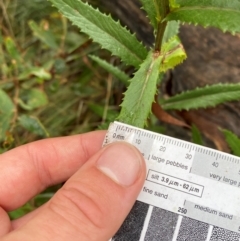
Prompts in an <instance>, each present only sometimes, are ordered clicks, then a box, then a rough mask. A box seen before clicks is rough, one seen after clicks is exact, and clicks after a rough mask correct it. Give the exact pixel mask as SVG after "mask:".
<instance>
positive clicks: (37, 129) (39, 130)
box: [18, 115, 49, 137]
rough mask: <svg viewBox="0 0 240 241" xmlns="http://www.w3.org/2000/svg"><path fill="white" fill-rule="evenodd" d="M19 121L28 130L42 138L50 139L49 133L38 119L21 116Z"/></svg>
mask: <svg viewBox="0 0 240 241" xmlns="http://www.w3.org/2000/svg"><path fill="white" fill-rule="evenodd" d="M18 121H19V124H20V125H21V126H22V127H24V128H25V129H26V130H28V131H30V132H32V133H34V134H36V135H38V136H41V137H49V133H48V132H47V130H46V129H45V127H44V126H43V124H42V123H41V122H40V120H39V119H38V118H37V117H35V116H28V115H21V116H20V117H18Z"/></svg>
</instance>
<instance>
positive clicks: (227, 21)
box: [166, 0, 240, 34]
mask: <svg viewBox="0 0 240 241" xmlns="http://www.w3.org/2000/svg"><path fill="white" fill-rule="evenodd" d="M175 2H176V4H177V5H180V7H179V8H176V9H173V11H172V12H170V14H169V15H168V16H167V18H166V20H167V21H169V20H179V21H181V22H186V23H190V24H194V25H196V24H200V25H202V26H204V27H208V26H212V27H216V28H219V29H221V30H222V31H223V32H226V31H229V32H231V33H232V34H234V33H236V32H240V24H239V23H240V1H239V0H231V1H227V0H217V1H212V0H176V1H175Z"/></svg>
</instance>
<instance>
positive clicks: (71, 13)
mask: <svg viewBox="0 0 240 241" xmlns="http://www.w3.org/2000/svg"><path fill="white" fill-rule="evenodd" d="M50 1H51V2H52V3H53V5H54V6H56V7H57V8H58V9H59V11H60V12H61V13H62V14H63V15H64V16H66V17H67V18H68V19H70V21H71V22H72V23H73V24H74V25H77V26H78V27H79V28H80V29H81V31H82V32H84V33H86V34H87V35H88V36H89V37H90V38H91V39H93V41H94V42H97V43H99V44H100V45H101V47H102V48H104V49H107V50H109V51H110V52H111V53H112V54H113V55H116V56H118V57H119V58H120V59H121V60H122V61H123V63H125V64H126V65H127V66H133V67H134V68H135V70H136V72H135V74H134V77H133V78H132V79H130V78H129V79H130V80H129V81H127V76H126V74H125V73H123V72H121V71H120V70H119V69H117V67H114V66H111V64H109V63H107V62H105V61H104V60H101V59H99V58H97V57H96V56H91V58H92V59H93V60H94V61H96V62H97V63H98V64H99V65H100V66H102V67H103V68H105V69H106V70H107V71H109V72H110V73H112V74H113V75H115V76H116V77H117V78H119V80H121V81H122V82H123V83H124V84H125V85H126V87H127V91H126V92H125V94H124V99H123V102H122V103H121V111H120V114H119V116H118V117H117V119H118V120H119V121H122V122H124V123H127V124H131V125H134V126H137V127H141V128H142V127H144V126H145V125H146V123H147V119H148V117H149V113H150V112H151V108H152V103H153V102H154V101H157V102H159V103H160V105H161V107H162V108H163V109H165V110H171V109H172V110H173V109H174V110H190V109H197V108H206V107H210V106H211V107H214V106H216V105H218V104H220V103H224V102H226V101H233V100H239V99H240V84H221V83H219V84H216V85H211V86H205V87H203V88H197V89H194V90H191V91H187V92H183V93H181V94H179V95H176V96H173V97H170V98H168V99H163V98H162V97H161V96H162V95H161V93H159V92H157V86H159V85H161V80H162V77H163V75H164V73H165V72H166V71H168V70H169V69H172V68H174V67H175V66H176V65H178V64H180V63H182V62H183V61H184V60H185V59H186V57H187V56H186V53H185V51H184V48H183V46H182V44H181V40H180V39H179V38H178V36H177V35H178V29H179V25H180V24H181V23H189V24H194V25H196V24H199V25H202V26H203V27H208V26H213V27H216V28H219V29H220V30H222V31H223V32H226V31H229V32H231V33H232V34H235V33H237V32H240V25H239V24H238V23H239V21H240V1H239V0H232V1H226V0H218V1H210V0H204V1H203V0H141V2H142V5H143V9H144V10H145V11H146V13H147V15H148V18H149V21H150V23H151V25H152V26H153V29H154V35H155V43H154V46H153V48H152V49H150V50H147V48H146V47H145V46H143V44H142V43H141V42H139V41H138V40H137V39H136V37H135V35H132V34H131V33H130V32H129V31H128V30H127V29H126V28H125V27H122V26H121V25H120V24H119V22H116V21H114V20H113V19H112V18H111V16H107V15H105V14H103V13H101V12H99V10H97V9H94V8H93V7H91V6H90V5H89V4H88V3H84V2H82V1H81V0H74V1H73V0H50ZM157 93H158V96H159V98H156V97H155V96H156V94H157Z"/></svg>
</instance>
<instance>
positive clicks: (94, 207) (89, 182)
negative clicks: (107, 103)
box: [0, 131, 146, 241]
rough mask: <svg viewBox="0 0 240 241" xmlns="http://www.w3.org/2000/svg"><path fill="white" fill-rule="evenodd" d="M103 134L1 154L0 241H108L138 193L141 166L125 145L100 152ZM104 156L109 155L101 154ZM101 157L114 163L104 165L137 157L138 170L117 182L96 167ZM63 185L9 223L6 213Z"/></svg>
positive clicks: (132, 149)
mask: <svg viewBox="0 0 240 241" xmlns="http://www.w3.org/2000/svg"><path fill="white" fill-rule="evenodd" d="M105 134H106V132H105V131H97V132H90V133H87V134H82V135H76V136H70V137H60V138H52V139H46V140H41V141H37V142H33V143H30V144H27V145H24V146H21V147H18V148H15V149H13V150H11V151H9V152H6V153H4V154H2V155H0V172H1V174H0V193H1V195H0V197H1V198H0V223H1V225H0V241H23V240H24V241H28V240H29V241H30V240H33V237H34V240H36V241H42V240H44V241H48V240H49V241H50V240H51V241H55V240H56V241H66V240H71V241H75V240H76V241H77V240H81V241H85V240H86V241H87V240H88V241H95V240H96V241H107V240H109V239H110V238H111V237H112V236H113V235H114V234H115V233H116V231H117V230H118V229H119V227H120V226H121V224H122V222H123V221H124V219H125V218H126V216H127V214H128V213H129V211H130V210H131V208H132V206H133V204H134V202H135V200H136V198H137V196H138V194H139V192H140V190H141V188H142V185H143V183H144V179H145V175H146V167H145V163H144V160H143V158H142V156H141V154H140V153H139V151H138V150H137V149H135V147H133V146H130V144H127V143H123V142H119V143H115V144H111V145H109V146H107V147H104V148H102V147H101V146H102V142H103V139H104V136H105ZM108 152H111V153H114V155H106V153H108ZM116 152H117V153H116ZM104 155H105V156H104ZM103 157H104V158H105V159H109V158H110V159H111V158H112V159H113V160H105V159H104V163H105V162H107V163H112V162H111V161H114V160H116V163H118V162H117V160H118V159H119V158H120V159H121V158H122V160H123V161H125V160H128V158H129V160H130V159H131V158H132V159H133V160H135V159H137V158H138V159H139V160H140V168H139V170H138V171H136V168H135V166H134V165H133V167H132V169H131V168H130V167H129V168H128V170H126V173H125V171H122V172H121V173H120V174H118V175H119V176H118V177H119V178H120V179H121V178H122V179H121V180H123V181H124V182H119V180H120V179H119V180H115V177H113V176H111V175H109V174H108V173H105V171H103V169H101V168H100V164H99V163H102V162H100V160H101V159H103ZM123 164H124V162H123ZM101 165H102V164H101ZM111 165H112V164H111ZM127 166H128V165H127ZM114 168H116V167H114ZM120 169H121V168H120ZM104 170H105V169H104ZM127 172H128V177H124V175H127ZM130 172H132V175H131V173H130ZM133 177H134V178H133ZM65 181H66V183H65V184H64V186H63V187H62V188H61V189H60V190H59V191H58V192H57V193H56V194H55V195H54V197H53V198H52V199H51V200H50V201H49V202H48V203H46V204H45V205H43V206H42V207H40V208H38V209H36V210H35V211H33V212H32V213H30V214H27V215H26V216H24V217H22V218H20V219H18V220H15V221H10V220H9V217H8V215H7V212H8V211H11V210H14V209H16V208H18V207H21V206H22V205H23V204H24V203H26V202H27V201H28V200H29V199H31V198H32V197H34V196H35V195H37V194H38V193H40V192H41V191H43V190H44V189H46V188H47V187H48V186H52V185H54V184H57V183H62V182H65ZM123 183H124V185H123ZM125 184H126V185H125Z"/></svg>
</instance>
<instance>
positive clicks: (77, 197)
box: [51, 185, 106, 230]
mask: <svg viewBox="0 0 240 241" xmlns="http://www.w3.org/2000/svg"><path fill="white" fill-rule="evenodd" d="M95 197H96V195H95V194H94V191H93V190H91V187H85V188H84V187H83V185H81V188H79V187H77V188H76V187H75V186H73V185H66V186H63V188H62V189H61V190H60V191H59V193H57V195H56V199H55V201H54V202H52V204H51V206H52V207H53V206H54V209H56V208H58V209H59V208H60V209H61V210H58V211H60V212H61V213H62V212H63V213H64V216H65V218H69V219H71V220H69V221H70V222H74V223H78V224H79V222H80V223H81V224H82V225H83V224H86V226H87V227H89V225H90V226H93V227H94V228H96V229H100V230H101V229H103V228H105V227H106V222H105V221H104V220H105V217H106V210H105V208H104V207H105V205H104V207H102V206H103V205H101V204H100V203H99V202H98V200H97V198H95Z"/></svg>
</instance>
